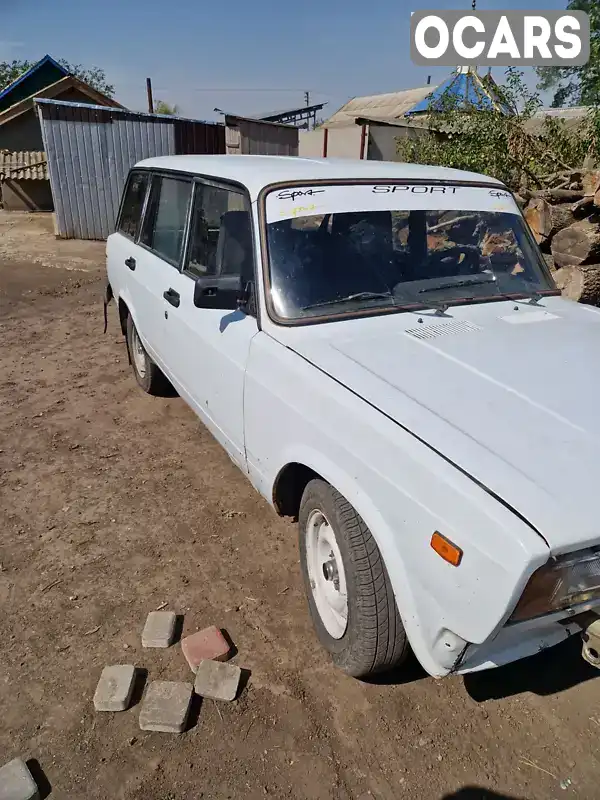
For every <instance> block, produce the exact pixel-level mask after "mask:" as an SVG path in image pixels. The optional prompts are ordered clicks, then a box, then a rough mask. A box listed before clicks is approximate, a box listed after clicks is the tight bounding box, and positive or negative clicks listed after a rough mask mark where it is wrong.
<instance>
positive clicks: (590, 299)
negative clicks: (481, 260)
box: [519, 169, 600, 306]
mask: <svg viewBox="0 0 600 800" xmlns="http://www.w3.org/2000/svg"><path fill="white" fill-rule="evenodd" d="M544 184H545V186H544V188H541V189H537V190H536V191H528V190H527V189H521V191H520V193H519V195H520V198H519V199H521V200H522V201H523V204H524V208H523V215H524V216H525V219H526V220H527V223H528V225H529V227H530V228H531V232H532V233H533V236H534V237H535V240H536V242H537V243H538V244H539V245H540V247H541V249H542V253H543V254H544V258H545V260H546V263H547V264H548V266H549V267H550V269H551V270H552V272H553V275H554V280H555V281H556V284H557V286H558V288H559V289H560V290H561V291H562V293H563V295H564V296H565V297H569V298H570V299H571V300H577V301H580V302H582V303H591V304H593V305H597V306H600V170H596V169H594V170H587V171H583V170H579V171H577V170H565V171H564V172H557V173H554V174H553V175H549V176H548V177H547V178H546V179H545V181H544Z"/></svg>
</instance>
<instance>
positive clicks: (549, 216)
mask: <svg viewBox="0 0 600 800" xmlns="http://www.w3.org/2000/svg"><path fill="white" fill-rule="evenodd" d="M523 215H524V217H525V219H526V220H527V223H528V225H529V227H530V228H531V231H532V233H533V235H534V238H535V240H536V242H537V243H538V244H543V243H544V242H545V241H546V240H547V239H549V238H550V237H551V236H554V234H556V233H558V231H561V230H562V229H563V228H566V227H567V225H571V223H572V222H573V214H572V211H571V207H570V206H569V205H556V206H551V205H550V203H548V201H547V200H544V199H543V198H542V197H535V198H533V199H532V200H530V201H529V204H528V205H527V208H526V209H525V211H524V212H523Z"/></svg>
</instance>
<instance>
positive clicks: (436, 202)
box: [266, 184, 555, 320]
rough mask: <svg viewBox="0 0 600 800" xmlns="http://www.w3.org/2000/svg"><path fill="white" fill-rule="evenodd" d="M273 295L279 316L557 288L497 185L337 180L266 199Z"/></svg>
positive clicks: (327, 313) (276, 193)
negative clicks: (331, 183) (363, 183)
mask: <svg viewBox="0 0 600 800" xmlns="http://www.w3.org/2000/svg"><path fill="white" fill-rule="evenodd" d="M266 223H267V244H268V254H269V292H270V300H271V304H272V307H273V309H274V311H275V313H276V315H277V316H278V317H280V318H283V319H289V320H293V319H301V318H305V317H315V316H319V317H322V316H331V315H339V314H340V313H357V312H361V311H363V310H368V311H369V312H372V311H373V310H376V309H379V308H381V309H382V310H383V309H385V308H390V307H394V308H399V309H401V308H403V307H415V306H421V307H428V306H431V307H436V306H439V305H440V304H448V305H452V304H456V303H465V302H473V301H478V300H481V299H484V298H497V297H502V296H507V295H508V296H510V297H511V298H516V297H520V296H521V297H528V296H529V297H530V296H532V295H534V294H538V293H540V292H544V291H549V290H554V289H555V287H554V285H553V284H552V281H551V279H550V277H549V274H548V271H547V269H546V268H545V265H544V263H543V259H542V256H541V254H540V252H539V249H538V248H537V245H536V244H535V242H534V241H533V239H532V237H531V235H530V233H529V231H528V229H527V226H526V223H525V221H524V219H523V217H522V215H521V213H520V211H519V209H518V207H517V205H516V203H515V201H514V198H513V197H512V195H511V194H510V193H509V192H507V191H505V190H503V189H502V188H501V187H500V188H498V189H492V188H489V187H478V186H469V185H457V186H452V185H450V184H448V185H439V184H436V185H432V186H426V185H423V184H412V185H411V184H391V185H387V184H378V185H373V184H368V185H362V184H360V185H358V184H335V185H325V186H324V185H319V186H312V187H309V186H299V187H292V188H286V189H280V190H277V189H275V190H273V191H271V192H270V193H269V194H268V195H267V198H266Z"/></svg>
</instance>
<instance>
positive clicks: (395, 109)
mask: <svg viewBox="0 0 600 800" xmlns="http://www.w3.org/2000/svg"><path fill="white" fill-rule="evenodd" d="M433 88H434V87H432V86H422V87H421V88H419V89H405V90H404V91H402V92H389V93H387V94H374V95H370V96H367V97H354V98H352V100H349V101H348V102H347V103H346V104H345V105H343V106H342V107H341V108H340V109H339V110H338V111H336V112H335V114H333V116H331V117H330V118H329V119H328V120H327V121H326V122H324V123H323V127H325V128H341V127H344V126H346V125H354V120H355V119H356V118H357V117H369V118H375V117H377V118H379V119H397V118H398V117H402V116H404V114H406V112H407V111H409V110H410V109H411V108H412V107H413V106H414V105H415V103H418V102H419V101H421V100H423V99H424V98H425V97H427V96H428V95H430V94H431V92H432V91H433Z"/></svg>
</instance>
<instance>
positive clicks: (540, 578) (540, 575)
mask: <svg viewBox="0 0 600 800" xmlns="http://www.w3.org/2000/svg"><path fill="white" fill-rule="evenodd" d="M596 600H600V548H597V547H595V548H590V549H589V550H580V551H579V552H577V553H569V554H568V555H567V556H560V557H559V558H555V559H552V560H551V561H549V562H548V563H547V564H544V566H543V567H540V568H539V569H537V570H536V571H535V572H534V573H533V575H532V576H531V578H530V579H529V582H528V583H527V586H526V587H525V590H524V592H523V594H522V595H521V599H520V600H519V602H518V604H517V607H516V608H515V610H514V612H513V614H512V616H511V618H510V620H509V622H521V621H522V620H525V619H532V618H533V617H539V616H542V615H543V614H550V613H552V612H553V611H560V610H561V609H564V608H571V607H572V606H578V605H582V604H583V603H590V602H593V601H596Z"/></svg>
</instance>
